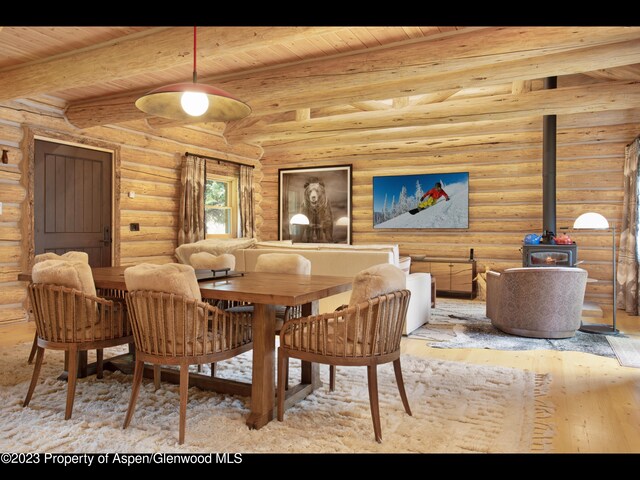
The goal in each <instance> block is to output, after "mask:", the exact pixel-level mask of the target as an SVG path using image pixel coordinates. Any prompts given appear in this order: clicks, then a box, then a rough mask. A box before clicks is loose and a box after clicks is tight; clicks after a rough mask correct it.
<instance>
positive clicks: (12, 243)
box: [0, 101, 262, 324]
mask: <svg viewBox="0 0 640 480" xmlns="http://www.w3.org/2000/svg"><path fill="white" fill-rule="evenodd" d="M33 134H36V135H42V136H46V137H48V138H53V139H59V140H62V141H73V142H74V143H80V144H86V146H87V147H91V146H100V147H103V148H104V147H105V146H107V147H110V148H113V149H114V150H116V151H117V156H118V157H119V159H120V168H119V171H118V172H116V175H119V189H118V190H117V191H116V192H115V195H116V196H117V197H118V198H119V201H120V209H119V211H117V212H116V213H115V215H116V216H115V219H114V220H115V222H114V225H115V226H119V232H118V233H119V237H120V242H119V244H116V248H118V247H119V251H116V255H115V258H116V259H118V258H119V261H118V260H116V261H117V262H118V263H119V264H122V265H126V264H132V263H137V262H154V263H165V262H171V261H175V257H174V255H173V254H174V250H175V248H176V246H177V221H178V220H177V214H178V209H179V190H180V185H179V184H180V162H181V155H182V154H184V152H185V151H189V152H193V153H200V154H203V155H208V156H214V157H219V158H221V159H229V160H234V161H239V162H243V163H247V164H253V165H258V166H259V162H258V159H259V157H260V155H261V152H262V150H261V149H260V148H259V147H255V146H251V145H244V144H239V145H236V146H230V145H227V142H226V141H225V140H224V138H223V137H222V136H221V135H220V134H219V133H213V132H208V131H206V130H204V129H198V128H197V127H189V128H166V129H151V128H149V127H148V126H146V125H145V124H143V123H142V122H140V123H136V122H131V123H129V124H120V125H118V126H105V127H95V128H91V129H86V130H79V129H76V128H74V127H72V126H70V125H69V123H68V122H67V121H66V120H65V119H64V114H63V111H62V109H61V108H60V107H59V106H56V105H51V104H46V103H38V102H31V101H30V102H17V101H16V102H7V103H4V104H0V148H2V149H5V150H8V158H9V163H8V164H1V163H0V202H2V214H1V215H0V324H3V323H11V322H16V321H22V320H24V319H25V318H26V315H25V300H26V285H25V284H24V283H23V282H18V281H17V275H18V273H20V272H21V271H24V270H27V269H28V268H29V262H30V254H32V245H31V240H30V234H29V230H30V228H31V226H30V221H31V220H30V219H31V218H32V216H31V213H30V203H29V198H28V196H29V195H28V193H29V187H28V184H29V163H30V161H29V158H28V157H29V154H28V151H29V148H30V147H29V145H28V143H29V142H30V138H31V137H32V135H33ZM256 170H259V168H258V169H256ZM258 176H259V174H258ZM117 184H118V183H116V185H117ZM258 187H259V182H258ZM130 191H133V192H135V194H136V195H135V198H129V196H128V192H130ZM258 198H260V196H259V192H258ZM130 222H137V223H140V231H139V232H130V231H129V223H130Z"/></svg>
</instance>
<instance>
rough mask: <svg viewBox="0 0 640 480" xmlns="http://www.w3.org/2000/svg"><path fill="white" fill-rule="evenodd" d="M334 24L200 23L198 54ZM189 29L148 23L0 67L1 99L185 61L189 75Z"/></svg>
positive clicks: (298, 35) (303, 34)
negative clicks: (145, 27)
mask: <svg viewBox="0 0 640 480" xmlns="http://www.w3.org/2000/svg"><path fill="white" fill-rule="evenodd" d="M336 28H337V27H322V28H319V27H282V28H271V27H233V28H229V27H202V28H199V29H198V57H200V58H205V57H210V56H214V55H232V54H234V53H238V52H242V51H245V50H248V49H253V48H255V47H256V46H262V45H265V46H266V45H271V44H279V43H287V42H295V41H297V40H299V39H302V38H307V37H308V36H309V35H317V34H322V33H326V32H328V31H335V30H336ZM192 64H193V28H191V27H174V28H152V29H150V30H144V31H142V32H139V33H135V34H132V35H127V36H125V37H121V38H118V39H115V40H112V41H109V42H105V43H101V44H98V45H94V46H91V47H88V48H83V49H79V50H74V51H71V52H67V53H65V54H61V55H56V56H53V57H48V58H46V59H42V60H37V61H34V62H29V63H25V64H20V65H17V66H11V67H8V68H5V69H0V85H2V88H0V102H1V101H5V100H11V99H14V98H25V97H30V96H33V95H38V94H41V93H54V92H57V91H60V90H66V89H69V88H77V87H86V86H89V85H93V84H97V83H104V82H109V81H113V80H118V79H122V78H127V77H131V76H135V75H143V74H145V73H155V72H158V71H161V70H165V69H168V68H175V67H180V66H184V67H185V75H184V79H183V81H187V80H189V79H190V77H191V68H189V67H190V65H192Z"/></svg>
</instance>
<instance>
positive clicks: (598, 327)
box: [573, 212, 620, 335]
mask: <svg viewBox="0 0 640 480" xmlns="http://www.w3.org/2000/svg"><path fill="white" fill-rule="evenodd" d="M573 228H574V229H576V230H579V229H588V230H606V229H608V228H609V222H608V221H607V219H606V218H604V217H603V216H602V215H600V214H599V213H594V212H589V213H583V214H582V215H580V216H579V217H578V218H577V219H576V221H575V222H574V224H573ZM611 232H612V240H613V245H612V249H613V311H612V315H613V324H612V325H607V324H593V323H588V324H586V325H585V324H583V325H582V326H581V327H580V329H579V330H580V331H581V332H587V333H600V334H603V335H617V334H619V333H620V331H619V330H617V329H616V227H615V225H613V224H611Z"/></svg>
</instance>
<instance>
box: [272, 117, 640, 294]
mask: <svg viewBox="0 0 640 480" xmlns="http://www.w3.org/2000/svg"><path fill="white" fill-rule="evenodd" d="M291 123H293V122H290V124H291ZM483 129H484V130H486V127H483ZM483 129H480V128H478V130H477V132H478V133H477V134H476V131H474V126H473V124H468V125H463V128H462V129H460V131H459V133H458V135H447V136H442V137H440V138H429V139H428V140H419V139H416V138H415V134H414V133H412V132H409V131H408V133H407V138H405V139H404V140H403V139H402V133H399V132H401V130H393V129H388V130H386V131H387V132H389V140H388V141H385V140H384V133H385V130H377V131H376V132H371V133H372V134H373V133H375V135H374V136H372V137H371V138H370V140H373V141H371V142H369V143H356V144H350V143H348V141H347V142H342V138H343V137H342V136H341V135H340V132H339V131H338V130H336V131H334V132H333V133H332V136H331V137H332V138H333V139H334V143H333V144H329V143H330V142H328V141H327V139H326V138H323V139H322V142H317V143H314V140H313V139H312V140H309V141H308V142H307V143H305V142H304V141H303V140H302V141H298V142H295V143H294V144H292V145H290V144H288V143H287V142H282V143H280V144H273V145H271V146H267V147H265V154H264V158H263V160H262V163H263V174H264V180H263V183H262V190H263V195H264V198H263V202H262V205H261V210H262V212H263V213H262V217H263V218H262V221H263V227H262V229H261V231H260V236H261V237H262V239H265V240H266V239H276V238H277V236H278V231H277V222H278V215H277V212H278V205H277V202H278V196H277V191H278V169H279V168H291V167H305V166H306V167H308V166H312V165H314V166H316V165H325V166H329V165H341V164H349V163H350V164H352V165H353V194H352V202H353V219H352V234H353V235H352V238H353V243H354V244H366V243H397V244H399V246H400V251H401V253H402V254H405V255H413V254H426V255H428V256H438V257H442V256H445V257H462V258H468V256H469V250H470V249H471V248H473V249H474V257H475V258H476V259H477V260H478V263H479V270H480V271H484V270H485V269H486V268H490V267H496V268H505V267H516V266H520V265H521V252H520V250H519V249H520V247H521V244H522V239H523V237H524V236H525V234H527V233H533V232H536V233H541V232H542V160H541V159H542V133H541V132H542V118H539V120H537V121H533V122H527V123H526V126H525V125H522V126H520V125H519V124H517V125H514V124H513V122H512V123H507V122H505V123H503V124H500V122H495V123H493V126H492V130H495V131H499V130H500V129H502V131H503V132H504V133H500V134H496V133H485V132H484V131H483ZM362 133H363V135H365V136H366V135H367V131H366V130H365V131H364V132H362ZM639 133H640V118H637V116H636V115H635V114H633V115H632V116H629V112H628V111H627V112H623V113H621V114H620V115H614V114H612V113H611V112H608V113H606V112H605V113H602V114H597V113H594V114H591V115H589V116H586V115H580V114H576V115H568V116H559V117H558V135H557V138H558V148H557V229H558V231H561V232H567V233H569V235H570V236H572V238H574V239H575V240H576V242H577V243H578V246H579V252H578V258H579V260H583V261H584V263H583V264H582V265H581V266H582V267H584V268H585V269H587V270H588V272H589V276H590V278H595V279H597V280H599V281H598V282H597V283H590V284H589V285H588V288H587V299H588V300H591V301H596V302H599V303H602V304H604V305H607V306H608V305H610V304H611V298H612V297H611V295H612V282H611V276H612V264H611V233H610V232H608V231H605V232H597V231H590V232H584V231H583V232H580V231H573V230H572V229H571V227H572V225H573V221H574V220H575V218H577V217H578V216H579V215H580V214H582V213H584V212H587V211H596V212H600V213H602V214H603V215H604V216H605V217H607V219H608V220H609V221H610V222H615V224H616V225H617V226H618V227H619V226H620V225H621V221H622V205H623V190H622V188H623V163H624V148H625V145H626V144H628V143H629V142H630V141H631V140H632V139H633V138H634V137H635V136H637V135H638V134H639ZM293 134H294V135H295V130H294V131H293ZM455 171H467V172H469V189H470V192H469V228H468V229H466V230H447V229H444V230H413V229H412V230H400V229H397V230H396V229H394V230H380V229H374V228H373V224H372V212H373V192H372V178H373V177H374V176H385V175H403V174H415V173H425V174H430V173H444V172H455ZM617 240H618V241H619V238H618V239H617Z"/></svg>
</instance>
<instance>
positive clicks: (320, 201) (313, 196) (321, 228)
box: [301, 177, 333, 243]
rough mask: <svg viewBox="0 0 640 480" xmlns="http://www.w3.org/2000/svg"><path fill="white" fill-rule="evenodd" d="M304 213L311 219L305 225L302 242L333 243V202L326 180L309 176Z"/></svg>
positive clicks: (305, 191) (306, 182)
mask: <svg viewBox="0 0 640 480" xmlns="http://www.w3.org/2000/svg"><path fill="white" fill-rule="evenodd" d="M302 214H303V215H306V217H307V218H308V219H309V225H304V227H303V230H302V240H301V241H302V242H304V243H333V212H332V211H331V203H330V202H329V199H328V198H327V192H326V190H325V186H324V182H323V181H322V180H320V179H319V178H318V177H309V178H307V180H306V181H305V184H304V199H303V201H302Z"/></svg>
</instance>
